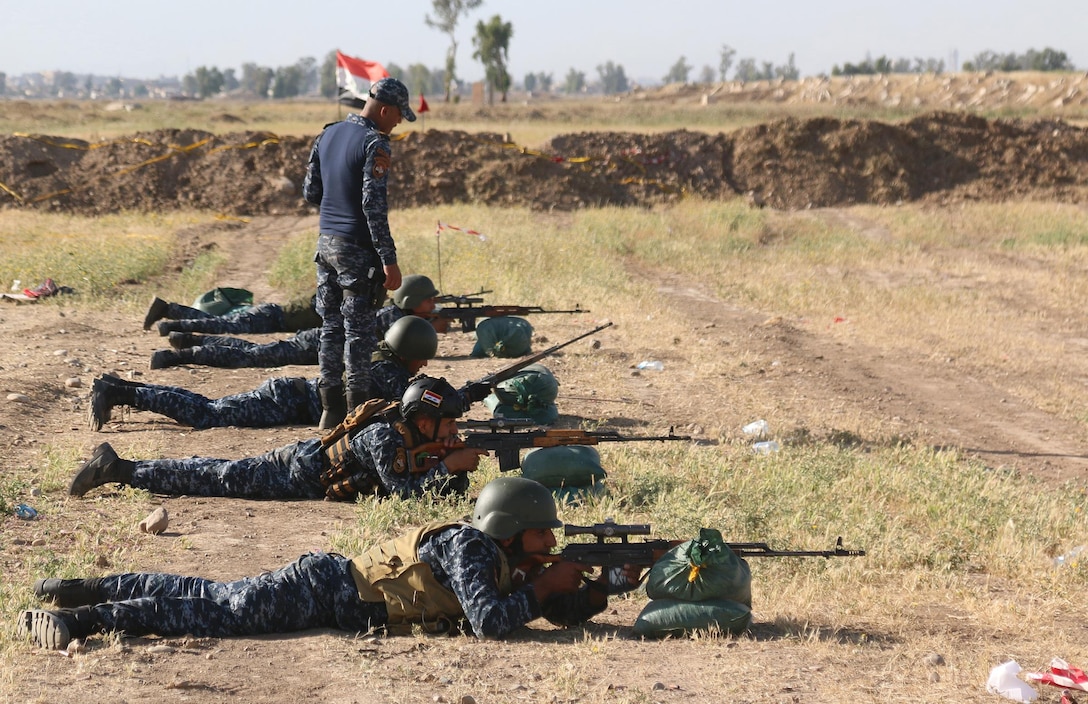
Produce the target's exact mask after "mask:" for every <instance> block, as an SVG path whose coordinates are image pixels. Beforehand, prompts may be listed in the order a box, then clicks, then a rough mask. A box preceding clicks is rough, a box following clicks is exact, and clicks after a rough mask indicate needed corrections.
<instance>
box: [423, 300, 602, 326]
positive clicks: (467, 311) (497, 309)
mask: <svg viewBox="0 0 1088 704" xmlns="http://www.w3.org/2000/svg"><path fill="white" fill-rule="evenodd" d="M588 312H589V311H588V310H584V309H582V308H580V307H578V306H575V307H574V309H572V310H546V309H544V308H541V307H540V306H497V305H483V306H474V305H458V304H456V303H455V304H454V305H453V306H452V307H449V308H436V309H435V310H434V311H433V312H431V313H428V314H427V315H424V316H420V317H423V318H428V319H430V320H457V321H460V323H461V332H472V331H473V330H475V329H476V319H477V318H497V317H499V316H503V315H531V314H535V313H588Z"/></svg>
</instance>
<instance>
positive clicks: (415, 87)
mask: <svg viewBox="0 0 1088 704" xmlns="http://www.w3.org/2000/svg"><path fill="white" fill-rule="evenodd" d="M404 83H405V85H407V86H408V90H409V92H411V93H422V94H424V95H426V94H428V93H429V94H431V95H438V94H439V93H441V92H442V89H443V81H442V69H438V68H436V69H434V70H432V69H429V68H427V67H426V66H424V65H423V64H412V65H411V66H409V67H408V69H407V70H406V71H405V72H404Z"/></svg>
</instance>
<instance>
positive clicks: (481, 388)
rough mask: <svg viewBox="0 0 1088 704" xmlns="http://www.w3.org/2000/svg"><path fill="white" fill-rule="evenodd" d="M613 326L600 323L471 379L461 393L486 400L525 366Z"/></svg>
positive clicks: (478, 399) (476, 399) (474, 398)
mask: <svg viewBox="0 0 1088 704" xmlns="http://www.w3.org/2000/svg"><path fill="white" fill-rule="evenodd" d="M611 326H612V323H605V324H604V325H598V326H597V327H595V328H593V329H592V330H590V331H589V332H584V333H582V334H581V335H578V336H577V337H572V338H571V339H569V340H567V341H566V342H560V343H559V344H557V345H552V346H551V347H549V348H548V349H546V350H543V351H542V352H537V353H536V354H534V355H530V356H528V357H526V358H524V359H520V360H518V361H517V362H514V363H513V364H508V365H507V366H505V367H503V368H502V369H500V370H499V371H497V372H494V373H491V374H488V375H486V376H483V377H480V378H479V379H476V380H475V381H470V382H468V383H466V384H465V385H464V386H462V387H461V389H460V390H461V393H463V394H465V395H466V396H468V398H469V399H470V400H471V401H473V402H476V401H482V400H484V398H486V397H487V395H488V394H489V393H491V389H492V387H494V386H495V384H498V383H499V382H502V381H506V380H507V379H509V378H510V377H512V376H514V375H515V374H517V373H518V372H520V371H521V370H522V369H524V368H525V367H528V366H529V365H531V364H536V363H537V362H539V361H540V360H542V359H544V358H545V357H547V356H548V355H551V354H554V353H556V352H558V351H559V350H561V349H563V348H564V347H566V346H567V345H571V344H574V343H575V342H578V340H581V339H583V338H586V337H589V336H590V335H592V334H593V333H595V332H600V331H601V330H604V329H605V328H607V327H611Z"/></svg>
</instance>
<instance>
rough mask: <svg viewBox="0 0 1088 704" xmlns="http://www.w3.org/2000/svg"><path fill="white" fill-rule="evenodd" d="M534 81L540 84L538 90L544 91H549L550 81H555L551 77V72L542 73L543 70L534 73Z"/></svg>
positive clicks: (550, 88) (550, 89)
mask: <svg viewBox="0 0 1088 704" xmlns="http://www.w3.org/2000/svg"><path fill="white" fill-rule="evenodd" d="M536 81H537V83H539V84H540V90H542V91H543V92H545V93H550V92H551V91H552V83H554V82H555V81H554V79H553V78H552V74H550V73H544V72H543V71H541V72H540V73H538V74H536Z"/></svg>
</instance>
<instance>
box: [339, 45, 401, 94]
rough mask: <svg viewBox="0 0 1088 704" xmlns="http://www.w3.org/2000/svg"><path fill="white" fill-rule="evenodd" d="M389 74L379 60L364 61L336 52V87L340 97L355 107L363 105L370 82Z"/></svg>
mask: <svg viewBox="0 0 1088 704" xmlns="http://www.w3.org/2000/svg"><path fill="white" fill-rule="evenodd" d="M388 76H389V72H388V71H386V70H385V66H382V65H381V64H380V63H378V62H377V61H364V60H363V59H357V58H355V57H354V56H348V55H347V54H341V53H340V52H339V51H337V52H336V89H337V93H338V99H339V101H340V102H341V103H343V104H345V105H350V106H351V107H353V108H361V107H363V103H365V102H366V97H367V92H368V91H369V90H370V84H371V83H373V82H374V81H377V80H379V79H382V78H386V77H388Z"/></svg>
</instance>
